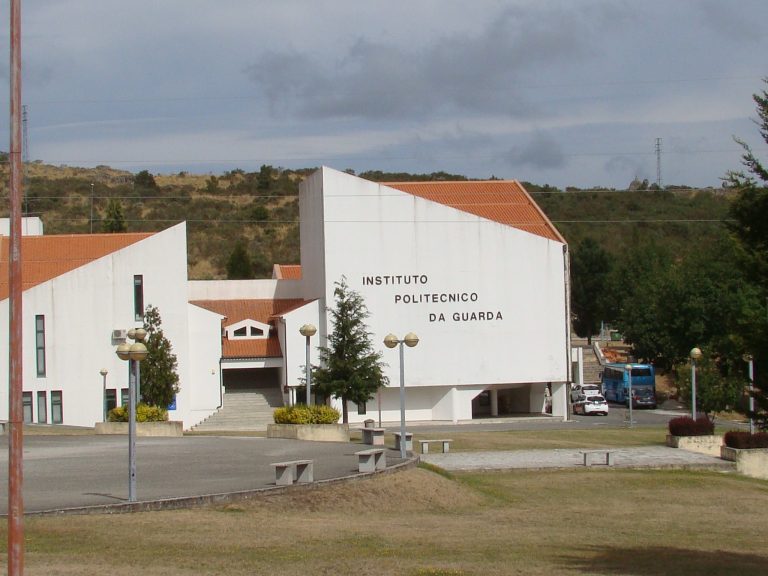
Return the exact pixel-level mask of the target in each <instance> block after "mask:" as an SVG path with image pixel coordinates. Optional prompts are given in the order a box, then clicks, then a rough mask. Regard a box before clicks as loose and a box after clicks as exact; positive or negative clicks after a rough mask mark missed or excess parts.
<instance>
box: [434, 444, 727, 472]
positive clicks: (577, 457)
mask: <svg viewBox="0 0 768 576" xmlns="http://www.w3.org/2000/svg"><path fill="white" fill-rule="evenodd" d="M611 451H612V452H613V461H614V466H616V467H622V468H666V467H674V468H703V469H717V470H733V469H734V465H733V462H726V461H725V460H721V459H720V458H715V457H714V456H707V455H705V454H698V453H696V452H688V451H686V450H680V449H677V448H667V447H665V446H643V447H639V448H612V449H611ZM421 459H422V461H423V462H428V463H429V464H434V465H435V466H439V467H440V468H443V469H445V470H508V469H520V468H533V469H537V468H576V467H579V468H582V467H583V466H584V464H583V462H584V460H583V457H582V455H581V454H579V450H578V449H574V448H571V449H555V450H514V451H507V452H449V453H448V454H440V453H437V454H426V455H423V456H422V457H421Z"/></svg>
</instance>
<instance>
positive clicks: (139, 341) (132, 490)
mask: <svg viewBox="0 0 768 576" xmlns="http://www.w3.org/2000/svg"><path fill="white" fill-rule="evenodd" d="M128 337H129V338H131V339H132V340H134V343H133V344H128V343H127V342H123V343H122V344H120V345H119V346H118V347H117V350H116V352H117V356H118V358H120V360H128V362H129V370H130V362H133V366H134V370H135V375H134V377H133V378H130V377H129V378H128V501H129V502H135V501H136V396H137V389H138V388H139V387H140V382H141V368H140V366H139V363H140V362H141V361H142V360H144V358H146V357H147V354H148V353H149V352H148V351H147V347H146V346H145V345H144V338H146V337H147V331H146V330H144V328H133V329H131V330H129V331H128Z"/></svg>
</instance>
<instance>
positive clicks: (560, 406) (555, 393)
mask: <svg viewBox="0 0 768 576" xmlns="http://www.w3.org/2000/svg"><path fill="white" fill-rule="evenodd" d="M569 388H570V385H569V384H568V382H552V416H559V417H561V418H562V419H563V422H567V421H568V396H569V390H568V389H569Z"/></svg>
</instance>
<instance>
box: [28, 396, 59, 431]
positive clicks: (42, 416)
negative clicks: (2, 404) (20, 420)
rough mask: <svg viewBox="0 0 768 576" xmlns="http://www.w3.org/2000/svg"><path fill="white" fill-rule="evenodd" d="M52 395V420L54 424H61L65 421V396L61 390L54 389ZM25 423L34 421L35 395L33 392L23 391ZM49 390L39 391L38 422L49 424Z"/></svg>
mask: <svg viewBox="0 0 768 576" xmlns="http://www.w3.org/2000/svg"><path fill="white" fill-rule="evenodd" d="M50 396H51V413H50V421H51V423H52V424H61V423H62V422H64V398H63V393H62V391H61V390H52V391H51V393H50ZM21 400H22V406H23V414H24V423H25V424H31V423H32V422H34V421H35V420H34V413H33V402H34V397H33V393H32V392H22V395H21ZM48 417H49V414H48V392H46V391H44V390H43V391H39V392H38V393H37V423H38V424H48Z"/></svg>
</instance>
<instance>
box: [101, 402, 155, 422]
mask: <svg viewBox="0 0 768 576" xmlns="http://www.w3.org/2000/svg"><path fill="white" fill-rule="evenodd" d="M107 420H109V421H110V422H128V406H117V407H116V408H112V410H110V411H109V414H108V415H107ZM166 420H168V411H167V410H163V409H162V408H160V407H158V406H148V405H146V404H139V405H138V406H136V422H165V421H166Z"/></svg>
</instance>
